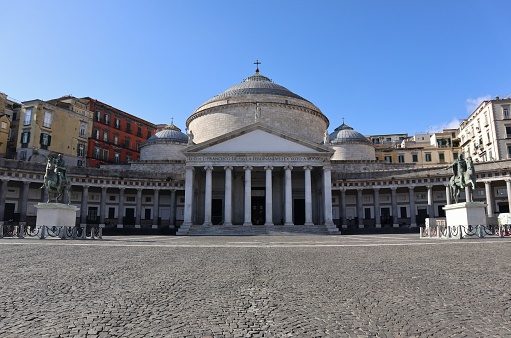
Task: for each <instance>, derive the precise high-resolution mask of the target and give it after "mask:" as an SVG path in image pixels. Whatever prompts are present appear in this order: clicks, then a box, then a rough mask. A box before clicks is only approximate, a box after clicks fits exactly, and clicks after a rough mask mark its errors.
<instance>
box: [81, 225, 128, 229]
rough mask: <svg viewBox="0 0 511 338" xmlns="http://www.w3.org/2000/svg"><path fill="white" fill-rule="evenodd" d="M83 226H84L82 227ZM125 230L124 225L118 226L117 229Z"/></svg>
mask: <svg viewBox="0 0 511 338" xmlns="http://www.w3.org/2000/svg"><path fill="white" fill-rule="evenodd" d="M82 226H83V225H82ZM123 228H124V225H122V224H117V229H123Z"/></svg>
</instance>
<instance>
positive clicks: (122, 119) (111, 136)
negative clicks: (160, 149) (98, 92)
mask: <svg viewBox="0 0 511 338" xmlns="http://www.w3.org/2000/svg"><path fill="white" fill-rule="evenodd" d="M88 99H90V110H91V111H92V112H94V122H93V124H92V135H91V137H90V138H89V147H88V153H87V160H88V161H87V162H88V166H89V167H99V165H100V164H127V163H129V162H131V161H136V160H138V158H139V156H140V145H141V144H142V143H144V142H145V141H146V140H147V139H148V138H149V137H151V136H152V135H154V134H155V133H156V125H155V124H153V123H151V122H148V121H146V120H143V119H141V118H138V117H136V116H133V115H131V114H128V113H126V112H124V111H122V110H119V109H117V108H114V107H112V106H109V105H108V104H106V103H103V102H101V101H98V100H95V99H91V98H88Z"/></svg>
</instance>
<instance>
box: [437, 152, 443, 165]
mask: <svg viewBox="0 0 511 338" xmlns="http://www.w3.org/2000/svg"><path fill="white" fill-rule="evenodd" d="M438 159H439V160H440V163H445V155H444V153H440V154H438Z"/></svg>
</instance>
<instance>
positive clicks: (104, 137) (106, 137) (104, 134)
mask: <svg viewBox="0 0 511 338" xmlns="http://www.w3.org/2000/svg"><path fill="white" fill-rule="evenodd" d="M103 141H104V142H108V131H103Z"/></svg>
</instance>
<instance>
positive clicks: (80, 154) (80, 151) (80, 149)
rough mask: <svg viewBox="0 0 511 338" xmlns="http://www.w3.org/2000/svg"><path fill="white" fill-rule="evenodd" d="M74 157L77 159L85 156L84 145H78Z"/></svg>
mask: <svg viewBox="0 0 511 338" xmlns="http://www.w3.org/2000/svg"><path fill="white" fill-rule="evenodd" d="M76 156H78V157H84V156H85V144H82V143H78V147H77V149H76Z"/></svg>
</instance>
